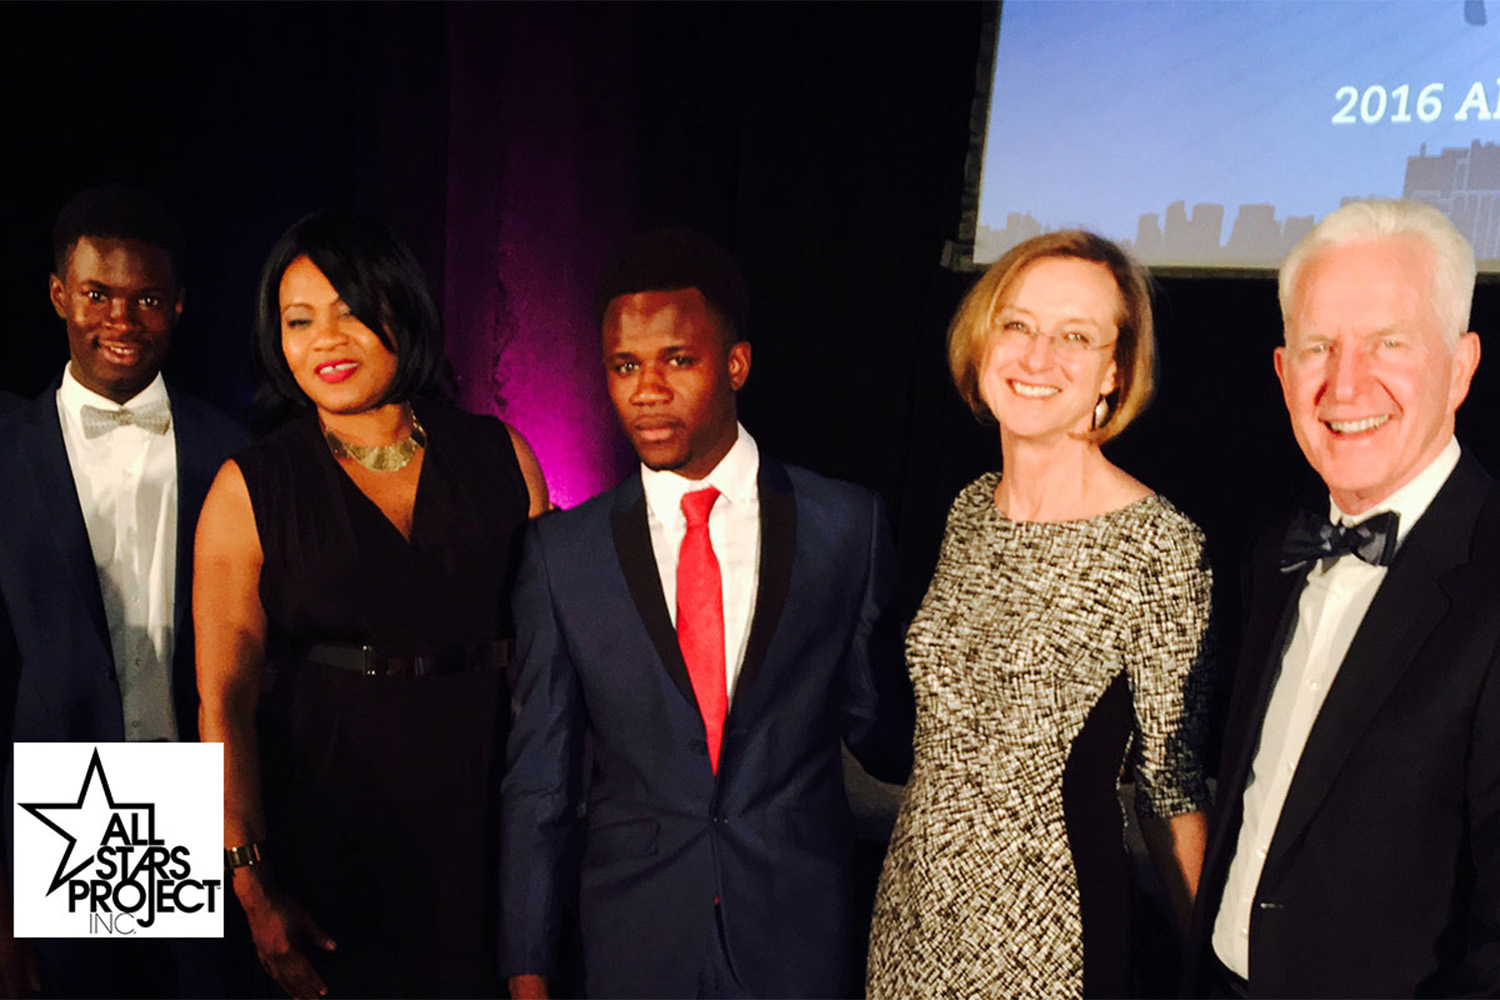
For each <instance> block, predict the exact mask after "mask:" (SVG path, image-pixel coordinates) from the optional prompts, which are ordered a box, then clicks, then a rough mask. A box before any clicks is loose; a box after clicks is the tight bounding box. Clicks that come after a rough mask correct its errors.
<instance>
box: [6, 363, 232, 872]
mask: <svg viewBox="0 0 1500 1000" xmlns="http://www.w3.org/2000/svg"><path fill="white" fill-rule="evenodd" d="M58 384H59V383H58V382H57V381H54V382H53V384H52V385H51V386H50V387H49V388H48V389H47V391H45V392H43V393H42V394H41V395H40V396H38V397H37V398H36V399H35V400H33V401H31V402H30V403H27V404H26V405H24V406H22V407H21V408H20V409H17V410H14V411H12V412H10V413H7V414H6V415H5V417H4V418H3V419H0V469H6V470H9V471H8V473H7V476H6V482H5V485H4V486H0V725H4V726H5V727H7V730H8V732H6V733H5V734H4V735H5V739H4V741H3V747H4V750H3V752H4V754H5V768H4V771H5V800H4V803H3V807H4V810H5V816H4V818H3V820H0V825H3V828H4V830H5V834H6V836H5V864H6V866H7V867H9V865H10V860H11V858H10V829H11V810H10V801H11V789H10V784H11V783H10V746H11V742H12V741H29V742H60V741H90V740H104V741H121V740H124V739H125V720H124V712H123V708H122V707H121V703H120V688H119V681H118V678H117V677H116V674H115V664H114V655H113V653H112V652H111V650H110V644H109V625H108V623H107V622H106V621H105V617H104V599H103V597H102V596H101V595H100V591H99V577H98V573H97V571H96V569H95V567H94V555H93V550H92V549H90V548H89V537H88V530H87V528H85V526H84V521H83V510H82V507H81V506H80V505H79V502H78V493H77V489H76V487H75V486H74V484H73V471H72V469H71V468H70V467H69V465H68V455H67V450H66V448H65V447H64V445H63V436H62V425H61V423H60V421H59V419H58V413H57V387H58ZM168 395H169V397H170V399H171V405H172V425H173V435H174V437H175V440H176V445H177V574H176V576H177V583H176V601H175V612H174V622H175V638H174V645H175V651H174V654H173V661H172V695H173V702H174V705H175V708H176V712H177V726H178V730H179V732H180V734H181V737H182V738H183V739H196V738H197V734H198V689H197V681H196V678H195V677H194V671H193V628H192V611H191V599H192V580H193V533H194V531H195V530H196V528H197V525H198V510H199V508H200V507H202V506H203V498H204V496H205V495H206V494H207V493H208V487H209V484H210V483H212V482H213V477H214V474H215V473H216V472H217V471H218V469H219V466H220V465H221V464H222V463H223V461H224V459H226V458H227V457H228V456H229V455H230V454H231V453H233V452H234V451H236V450H238V449H240V448H242V447H244V446H245V445H246V444H248V443H249V435H248V434H247V433H246V431H245V430H244V429H243V428H242V427H241V426H240V425H239V424H237V423H235V422H234V421H233V420H231V419H229V418H228V417H226V416H225V415H223V414H222V413H220V412H219V411H218V410H216V409H214V408H213V407H211V406H209V405H208V404H207V403H204V402H202V401H201V400H197V399H194V398H193V397H191V396H187V395H184V394H183V393H180V392H175V391H172V390H171V389H170V387H169V388H168Z"/></svg>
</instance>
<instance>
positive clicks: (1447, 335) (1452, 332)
mask: <svg viewBox="0 0 1500 1000" xmlns="http://www.w3.org/2000/svg"><path fill="white" fill-rule="evenodd" d="M1393 236H1415V237H1417V238H1419V239H1421V240H1422V241H1423V242H1425V243H1426V244H1427V245H1428V246H1429V247H1431V248H1432V252H1433V266H1432V311H1433V312H1434V313H1435V314H1436V315H1437V319H1438V322H1439V323H1440V324H1441V325H1442V328H1443V337H1444V339H1445V341H1446V342H1447V344H1448V346H1450V347H1452V346H1453V345H1454V344H1456V343H1458V338H1459V337H1460V336H1462V335H1463V333H1464V331H1466V330H1467V329H1468V328H1469V308H1470V306H1471V305H1472V304H1473V300H1474V275H1475V271H1476V267H1475V263H1474V249H1473V247H1471V246H1469V241H1468V240H1466V239H1464V237H1463V234H1462V233H1460V232H1459V231H1458V229H1457V228H1455V227H1454V225H1453V223H1452V222H1450V221H1448V217H1447V216H1445V215H1444V214H1443V213H1442V212H1439V211H1438V210H1437V209H1436V208H1433V207H1432V206H1431V205H1429V204H1427V203H1426V202H1421V201H1396V200H1394V199H1390V198H1370V199H1368V200H1365V201H1351V202H1349V203H1348V204H1347V205H1344V206H1342V207H1341V208H1339V209H1337V210H1336V211H1333V212H1330V213H1328V214H1327V215H1325V216H1324V217H1323V219H1322V221H1321V222H1319V223H1318V224H1317V225H1316V226H1314V227H1313V229H1312V232H1310V233H1308V234H1307V235H1306V236H1304V237H1302V239H1300V240H1298V241H1297V245H1296V246H1294V247H1292V252H1291V253H1289V254H1287V256H1286V260H1284V261H1282V263H1281V274H1280V278H1279V286H1278V294H1279V295H1280V298H1281V317H1282V320H1283V321H1285V320H1286V318H1287V317H1288V315H1289V314H1290V311H1291V304H1292V292H1293V290H1294V289H1295V288H1296V287H1297V273H1298V272H1299V271H1300V270H1301V269H1302V265H1304V264H1306V263H1307V262H1308V261H1309V260H1311V259H1312V258H1313V257H1316V256H1317V255H1318V254H1320V253H1322V252H1323V251H1325V250H1331V249H1333V248H1334V247H1338V246H1343V245H1344V244H1347V243H1363V242H1367V241H1370V240H1379V239H1387V238H1389V237H1393Z"/></svg>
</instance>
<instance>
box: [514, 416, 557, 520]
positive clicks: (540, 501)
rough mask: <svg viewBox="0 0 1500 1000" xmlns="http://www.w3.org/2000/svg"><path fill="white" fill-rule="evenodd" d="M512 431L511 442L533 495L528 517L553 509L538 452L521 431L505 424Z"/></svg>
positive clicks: (528, 488) (529, 490)
mask: <svg viewBox="0 0 1500 1000" xmlns="http://www.w3.org/2000/svg"><path fill="white" fill-rule="evenodd" d="M505 429H506V430H508V431H510V443H511V444H512V445H514V446H515V449H516V461H518V462H520V463H521V475H522V476H524V477H525V478H526V492H527V493H528V494H529V495H530V497H531V508H530V509H529V510H528V511H527V512H526V516H527V517H537V516H539V515H541V514H545V513H547V511H549V510H551V509H552V501H551V500H550V499H549V498H548V497H547V480H546V478H545V477H544V476H543V475H542V464H541V463H540V462H538V461H537V460H536V453H535V452H533V451H532V450H531V445H529V444H527V443H526V439H525V438H524V437H522V436H521V432H520V431H518V430H516V429H515V428H514V427H512V426H511V425H510V424H506V425H505Z"/></svg>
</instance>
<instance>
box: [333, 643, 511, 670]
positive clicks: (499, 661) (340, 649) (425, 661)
mask: <svg viewBox="0 0 1500 1000" xmlns="http://www.w3.org/2000/svg"><path fill="white" fill-rule="evenodd" d="M514 653H515V643H514V641H512V640H510V639H495V640H493V641H488V642H469V643H463V644H460V645H457V646H448V647H447V648H445V649H425V650H420V651H417V652H411V651H402V652H396V651H393V650H390V649H382V648H380V647H378V646H371V645H368V644H365V645H361V644H359V643H354V642H315V643H313V644H312V645H311V646H310V647H308V650H307V655H306V656H305V657H304V659H306V661H307V662H309V663H320V664H322V665H323V666H326V667H336V668H338V669H339V670H348V671H349V672H351V673H356V674H364V675H365V676H366V677H430V676H433V675H435V674H462V673H467V672H468V671H470V670H486V669H493V670H504V669H505V668H506V667H508V666H510V664H511V660H512V659H513V657H514Z"/></svg>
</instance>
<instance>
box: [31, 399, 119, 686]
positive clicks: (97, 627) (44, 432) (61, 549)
mask: <svg viewBox="0 0 1500 1000" xmlns="http://www.w3.org/2000/svg"><path fill="white" fill-rule="evenodd" d="M60 384H61V381H60V380H54V381H53V383H52V385H51V386H49V387H48V388H47V390H46V391H44V392H43V393H42V394H41V395H40V396H38V397H37V398H36V400H34V401H33V402H32V403H31V404H30V406H31V409H30V412H29V413H27V415H26V418H25V420H24V421H17V426H18V427H19V428H25V431H24V433H23V434H22V435H21V436H20V437H19V440H18V441H17V445H18V448H19V450H20V451H21V452H22V453H23V455H24V462H25V464H26V465H27V466H29V467H30V468H31V475H32V478H33V480H34V481H35V482H36V488H37V495H38V497H39V498H40V499H41V507H40V510H41V512H42V513H43V514H44V516H45V520H46V522H47V528H48V530H49V531H51V533H52V537H53V540H54V541H55V542H56V543H57V550H58V557H59V562H60V563H61V564H62V566H63V568H64V570H65V572H66V573H67V575H68V577H69V579H71V580H72V581H73V586H74V588H75V589H76V590H77V592H78V600H79V603H80V604H82V605H83V607H84V608H85V609H86V610H87V611H88V615H89V621H90V622H91V623H92V624H93V626H94V632H95V634H96V635H97V636H98V638H99V641H100V643H102V644H103V646H104V650H105V655H106V657H108V658H109V659H110V660H111V662H113V654H112V653H111V652H110V648H111V647H110V644H109V623H108V621H107V620H106V618H105V616H104V597H103V595H102V594H101V593H100V591H99V571H98V569H97V568H96V567H95V566H94V550H93V548H91V547H90V545H89V532H88V528H87V526H86V525H85V524H84V521H83V507H82V506H81V505H80V504H79V502H78V486H77V484H76V483H74V482H73V469H72V466H70V465H69V464H68V448H67V445H66V444H64V443H63V435H62V423H61V421H60V419H59V417H58V414H57V389H58V386H59V385H60Z"/></svg>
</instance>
